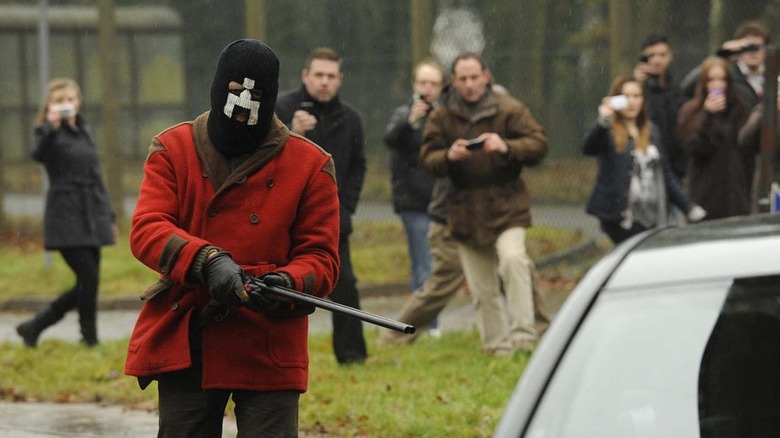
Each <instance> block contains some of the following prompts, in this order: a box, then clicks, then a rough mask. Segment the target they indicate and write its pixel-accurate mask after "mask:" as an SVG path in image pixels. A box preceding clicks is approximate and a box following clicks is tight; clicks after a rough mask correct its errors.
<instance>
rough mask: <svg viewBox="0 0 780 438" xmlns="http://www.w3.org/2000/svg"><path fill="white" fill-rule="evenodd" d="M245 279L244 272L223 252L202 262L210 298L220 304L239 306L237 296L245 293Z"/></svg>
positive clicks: (238, 297)
mask: <svg viewBox="0 0 780 438" xmlns="http://www.w3.org/2000/svg"><path fill="white" fill-rule="evenodd" d="M245 278H246V276H245V274H244V270H243V269H241V267H240V266H238V264H236V262H234V261H233V259H232V258H231V257H230V254H228V253H227V252H225V251H218V252H217V253H216V254H214V255H213V256H211V257H209V258H208V259H207V260H206V261H205V262H204V266H203V279H204V281H205V282H206V286H207V287H208V289H209V294H210V295H211V297H212V298H214V299H215V300H216V301H217V302H219V303H220V304H225V305H228V306H237V305H239V304H241V298H240V296H239V295H238V294H240V293H241V294H244V293H246V290H245V289H244V283H245V281H244V279H245Z"/></svg>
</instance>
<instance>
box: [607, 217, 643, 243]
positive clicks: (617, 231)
mask: <svg viewBox="0 0 780 438" xmlns="http://www.w3.org/2000/svg"><path fill="white" fill-rule="evenodd" d="M601 230H602V231H603V232H604V233H606V234H607V236H609V238H610V240H612V243H614V244H615V245H617V244H619V243H621V242H623V241H624V240H627V239H628V238H629V237H633V236H636V235H637V234H639V233H641V232H643V231H647V230H648V228H645V227H643V226H642V225H639V224H637V223H633V224H631V229H628V230H627V229H625V228H623V227H621V226H620V224H619V223H618V222H604V221H601Z"/></svg>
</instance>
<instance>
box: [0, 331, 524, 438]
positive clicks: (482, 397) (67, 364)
mask: <svg viewBox="0 0 780 438" xmlns="http://www.w3.org/2000/svg"><path fill="white" fill-rule="evenodd" d="M378 333H379V329H374V328H371V329H368V330H367V331H366V338H367V341H368V342H369V355H370V357H369V360H368V362H367V363H366V364H365V366H350V367H339V366H338V365H337V364H336V362H335V359H334V358H333V351H332V347H331V341H330V334H315V335H312V336H311V337H310V341H309V345H310V353H311V364H310V375H309V391H308V392H307V393H306V394H304V395H303V396H302V397H301V403H300V408H301V413H300V428H301V430H302V431H307V432H318V433H324V434H328V435H332V436H348V437H358V436H371V437H378V438H382V437H443V436H446V437H453V438H457V437H488V436H490V435H491V433H492V431H493V430H494V429H495V427H496V424H497V421H498V420H499V418H500V417H501V415H502V413H503V407H504V405H505V404H506V402H507V401H508V400H509V397H510V395H511V392H512V390H513V389H514V386H515V384H516V382H517V379H518V377H519V376H520V374H521V373H522V371H523V369H524V368H525V366H526V364H527V362H528V359H529V357H528V356H526V355H516V356H514V357H506V358H494V357H490V356H486V355H483V354H481V353H479V338H478V335H477V334H476V332H474V331H463V332H455V333H445V334H444V335H443V337H442V338H441V339H439V340H435V339H431V338H427V337H423V338H421V339H420V340H419V341H418V342H416V343H415V344H412V345H409V346H403V347H373V346H374V345H375V340H376V337H377V335H378ZM126 348H127V340H123V341H109V342H104V343H102V344H100V345H99V346H98V347H96V348H92V349H89V348H86V347H83V346H80V345H76V344H69V343H66V342H62V341H43V342H41V344H40V345H39V347H38V348H37V349H28V348H24V347H22V346H20V345H14V344H9V343H3V344H0V363H2V366H3V373H2V377H0V398H2V399H5V400H15V401H53V402H97V403H101V404H106V405H123V406H127V407H131V408H136V409H147V410H154V409H156V398H157V390H156V386H155V384H154V383H153V384H152V385H151V386H150V387H149V388H147V389H146V391H141V390H140V389H139V388H138V385H137V384H136V381H135V379H134V378H131V377H127V376H124V375H123V374H122V370H123V366H124V358H125V352H126Z"/></svg>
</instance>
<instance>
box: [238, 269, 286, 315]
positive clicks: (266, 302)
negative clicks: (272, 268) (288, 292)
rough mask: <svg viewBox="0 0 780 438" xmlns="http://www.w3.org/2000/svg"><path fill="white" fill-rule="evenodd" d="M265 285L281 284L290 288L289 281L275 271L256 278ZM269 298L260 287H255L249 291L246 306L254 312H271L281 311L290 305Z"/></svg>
mask: <svg viewBox="0 0 780 438" xmlns="http://www.w3.org/2000/svg"><path fill="white" fill-rule="evenodd" d="M258 280H259V281H260V282H262V283H263V284H265V285H266V286H281V287H284V288H288V289H289V288H290V286H291V284H290V283H291V281H290V280H289V279H288V278H287V277H286V276H285V275H284V274H279V273H277V272H269V273H268V274H265V275H263V276H262V277H260V278H259V279H258ZM274 298H276V297H273V298H269V297H268V296H266V294H265V293H263V291H262V289H260V288H258V287H255V288H253V289H252V290H251V291H250V293H249V302H248V303H247V306H248V307H249V308H250V309H252V310H254V311H255V312H263V313H271V312H282V311H284V309H288V308H290V307H291V303H288V302H282V301H280V300H277V299H274Z"/></svg>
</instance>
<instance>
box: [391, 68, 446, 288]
mask: <svg viewBox="0 0 780 438" xmlns="http://www.w3.org/2000/svg"><path fill="white" fill-rule="evenodd" d="M444 79H445V72H444V68H442V67H441V66H440V65H439V64H438V63H436V62H434V61H423V62H421V63H420V64H418V65H417V66H416V67H415V68H414V72H413V74H412V89H413V90H414V94H413V95H412V96H411V99H409V100H408V101H407V102H406V103H404V104H403V105H401V106H399V107H398V108H396V109H395V111H393V114H392V116H391V117H390V121H389V122H388V123H387V126H386V127H385V134H384V141H385V145H386V146H387V147H388V148H389V149H390V162H391V173H392V187H393V209H394V210H395V212H396V213H397V214H398V215H399V216H400V217H401V221H402V222H403V225H404V231H405V232H406V240H407V244H408V247H409V259H410V260H411V262H412V263H411V265H412V272H411V274H412V275H411V277H412V290H413V291H416V290H418V289H419V288H421V287H422V285H423V282H425V279H426V278H427V277H428V274H429V273H430V271H431V253H430V249H429V247H428V237H427V236H428V224H429V218H428V213H427V210H428V204H429V203H430V202H431V192H432V191H433V182H434V178H433V176H432V175H430V174H428V172H426V171H425V170H423V169H422V168H421V167H420V166H419V165H418V163H417V161H418V157H419V155H420V142H421V140H422V131H423V128H424V127H425V122H426V121H427V119H428V114H430V112H431V111H433V108H434V106H435V105H438V102H437V100H438V99H439V95H440V94H441V90H442V88H443V87H444Z"/></svg>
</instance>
